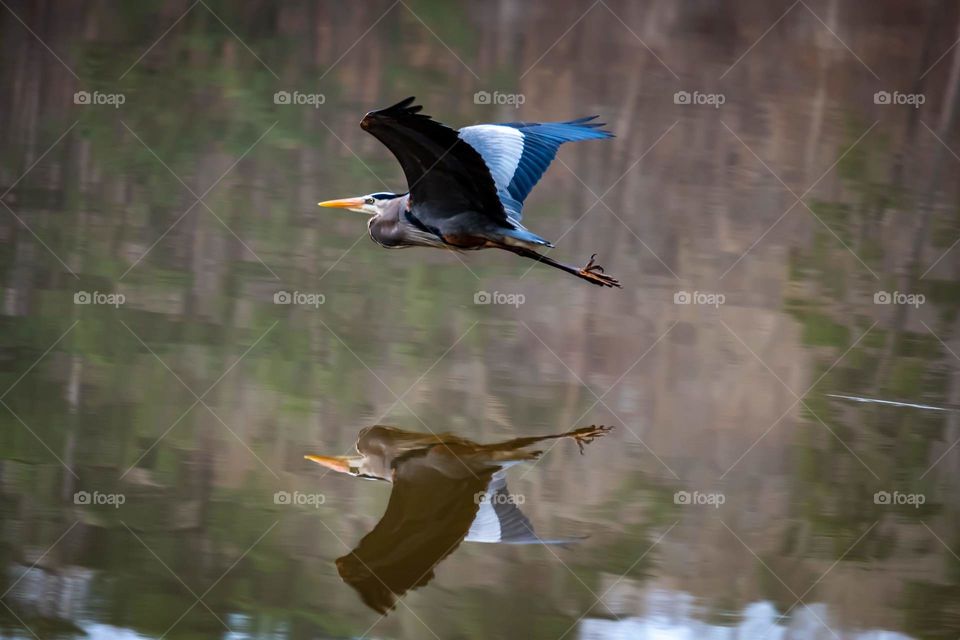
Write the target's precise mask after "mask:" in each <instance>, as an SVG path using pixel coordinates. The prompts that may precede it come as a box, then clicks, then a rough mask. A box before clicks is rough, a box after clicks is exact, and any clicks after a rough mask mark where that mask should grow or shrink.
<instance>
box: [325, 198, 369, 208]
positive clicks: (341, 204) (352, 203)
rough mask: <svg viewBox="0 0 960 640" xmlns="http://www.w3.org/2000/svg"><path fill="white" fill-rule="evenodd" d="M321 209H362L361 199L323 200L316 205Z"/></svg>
mask: <svg viewBox="0 0 960 640" xmlns="http://www.w3.org/2000/svg"><path fill="white" fill-rule="evenodd" d="M317 204H318V205H319V206H321V207H330V208H332V209H362V208H363V198H342V199H340V200H325V201H323V202H318V203H317Z"/></svg>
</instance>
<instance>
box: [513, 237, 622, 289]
mask: <svg viewBox="0 0 960 640" xmlns="http://www.w3.org/2000/svg"><path fill="white" fill-rule="evenodd" d="M500 248H501V249H506V250H507V251H512V252H513V253H515V254H517V255H518V256H523V257H524V258H530V259H531V260H536V261H537V262H542V263H544V264H548V265H550V266H551V267H554V268H556V269H560V270H561V271H566V272H567V273H569V274H571V275H575V276H577V277H578V278H581V279H583V280H586V281H587V282H589V283H591V284H595V285H597V286H600V287H617V288H621V287H620V281H619V280H617V279H616V278H614V277H613V276H608V275H606V274H605V273H604V272H603V267H601V266H600V265H598V264H595V263H594V259H595V258H596V257H597V254H593V255H592V256H590V261H589V262H587V264H586V266H583V267H574V266H571V265H569V264H564V263H562V262H557V261H556V260H554V259H553V258H548V257H547V256H545V255H543V254H541V253H537V252H536V251H533V250H532V249H527V248H526V247H515V246H509V245H500Z"/></svg>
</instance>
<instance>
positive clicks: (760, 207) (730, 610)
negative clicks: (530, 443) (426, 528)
mask: <svg viewBox="0 0 960 640" xmlns="http://www.w3.org/2000/svg"><path fill="white" fill-rule="evenodd" d="M958 25H960V6H958V5H957V3H955V2H952V1H941V0H929V1H918V2H911V3H903V2H895V1H893V0H882V1H878V2H871V3H862V2H854V1H853V0H850V1H842V0H810V1H806V0H804V2H795V3H793V4H791V3H790V2H779V1H778V2H763V1H760V0H739V1H737V2H717V1H707V0H697V1H691V2H673V1H670V0H649V1H644V2H628V1H618V0H603V1H602V2H599V1H598V2H594V3H593V4H591V3H590V2H583V1H569V2H568V1H558V2H549V3H547V2H544V3H533V2H518V1H511V0H500V1H495V2H486V3H469V2H444V1H439V0H403V1H401V2H394V3H391V2H390V1H389V0H386V1H383V2H366V1H365V2H353V3H340V2H332V1H331V2H325V1H321V2H308V1H305V0H295V1H290V2H283V3H272V2H264V1H260V0H250V1H244V2H226V1H223V0H202V1H199V2H193V3H192V2H190V1H189V0H171V1H169V2H153V1H150V2H136V3H125V2H113V1H111V0H95V1H89V2H80V1H69V2H52V1H51V0H38V1H26V0H23V1H13V0H5V4H4V6H3V8H0V59H2V61H3V62H2V63H0V89H2V90H0V139H2V140H3V141H4V144H3V145H2V148H0V194H2V197H0V202H2V204H3V206H2V207H0V292H2V298H0V567H2V570H0V594H3V595H2V596H0V604H2V605H3V606H2V607H0V635H2V636H3V637H33V635H32V634H35V635H36V636H37V637H41V638H45V639H46V638H59V637H64V638H66V637H79V636H83V635H84V634H90V635H97V634H102V637H127V636H126V635H124V634H126V633H130V632H134V633H136V634H141V635H143V636H146V637H159V636H161V635H163V634H164V633H167V634H168V636H169V637H177V638H180V637H184V638H185V637H211V636H213V635H223V636H224V637H232V638H241V637H258V638H259V637H271V638H273V637H278V638H279V637H291V638H306V637H311V638H313V637H356V636H359V635H360V634H364V633H369V635H370V636H373V637H430V631H432V632H433V633H434V634H435V635H436V636H438V637H442V638H447V637H462V638H466V637H470V638H494V637H505V638H510V637H531V638H533V637H537V638H540V637H542V638H558V637H560V636H561V635H562V634H564V633H569V634H570V636H569V637H574V636H575V635H576V634H580V635H581V637H587V631H588V629H587V628H586V627H585V626H584V625H588V623H591V621H594V622H596V621H602V620H609V621H610V625H611V626H609V627H595V628H593V627H592V628H593V629H594V630H595V631H592V632H591V633H594V632H595V633H596V634H597V635H591V636H589V637H624V636H622V635H621V636H617V635H616V634H617V633H621V632H620V631H618V630H617V627H616V625H617V624H623V622H621V623H616V622H615V617H617V618H622V619H624V620H631V619H638V620H639V619H644V617H645V616H650V615H653V614H654V613H656V612H657V611H660V610H662V611H666V612H667V615H673V616H675V617H676V618H677V619H682V620H689V621H690V622H689V624H691V625H693V624H695V622H694V621H696V624H702V625H707V626H723V627H737V626H738V625H741V628H742V625H743V624H744V621H745V620H747V619H748V617H747V616H746V615H744V611H745V610H746V608H747V607H748V606H750V605H751V603H758V602H768V603H772V604H773V606H774V607H775V609H776V611H777V612H778V613H783V612H785V611H788V610H791V608H792V606H793V605H795V602H796V600H797V599H798V597H799V598H802V599H803V601H804V602H805V603H807V604H810V605H814V604H817V605H818V606H822V609H816V610H815V611H818V612H819V613H818V619H820V618H822V619H823V621H825V622H826V623H829V626H830V627H831V628H832V629H835V630H837V632H841V631H849V632H851V633H853V632H856V631H857V630H867V629H886V630H890V631H897V632H901V633H904V634H908V635H911V636H915V637H924V638H956V637H957V636H958V635H960V558H958V555H957V554H958V553H960V526H958V516H960V493H958V492H957V490H956V488H957V486H958V483H960V447H957V446H955V445H956V443H957V440H958V439H960V422H958V415H957V412H956V410H957V408H960V368H958V364H960V362H958V354H960V315H958V313H957V312H958V309H960V248H957V247H955V244H956V243H957V240H958V239H960V207H958V181H957V176H958V175H960V157H958V155H957V152H958V150H960V135H958V133H957V126H956V123H957V109H958V97H957V95H956V93H957V80H958V74H960V62H958V61H960V56H958V54H957V52H958V51H960V47H957V46H956V45H957V39H958V38H960V27H958ZM78 91H86V92H89V93H91V94H92V93H93V92H99V93H101V94H109V95H113V94H121V95H123V96H124V101H123V104H122V105H119V107H117V108H114V107H113V106H110V105H104V104H100V105H97V104H87V105H84V104H75V102H74V94H75V93H76V92H78ZM277 91H288V92H293V91H299V92H301V93H304V94H315V93H316V94H322V95H323V97H324V101H323V104H321V105H319V106H318V107H317V108H314V107H313V106H310V105H292V104H291V105H282V104H276V103H275V102H274V94H275V93H276V92H277ZM478 91H487V92H494V91H498V92H501V93H504V94H520V95H522V96H524V104H523V105H522V106H521V107H520V108H519V109H517V108H514V107H513V106H512V105H495V104H477V103H476V102H475V100H474V94H475V93H476V92H478ZM677 91H688V92H693V91H699V92H701V93H717V94H723V95H724V97H725V102H724V104H723V105H722V106H720V107H719V108H716V109H715V108H713V107H710V106H706V105H683V104H676V103H675V101H674V94H675V93H676V92H677ZM878 91H887V92H891V93H892V92H894V91H900V92H901V93H907V94H922V95H923V96H924V98H925V100H924V104H923V105H922V106H920V108H913V107H911V106H908V105H895V104H889V105H885V104H877V103H876V102H875V100H874V95H875V93H876V92H878ZM408 95H416V96H417V97H418V100H419V102H420V103H422V104H423V105H424V106H425V112H426V113H429V114H431V115H433V116H434V117H435V118H437V119H439V120H441V121H443V122H445V123H448V124H450V125H452V126H461V125H466V124H473V123H477V122H498V121H501V122H502V121H512V120H520V119H523V120H555V119H566V118H571V117H577V116H581V115H590V114H593V113H599V114H601V116H602V119H604V120H605V121H606V122H607V123H608V124H609V127H610V129H611V130H612V131H614V132H615V133H616V135H617V137H616V138H615V139H614V140H612V141H606V142H598V143H592V142H591V143H584V144H577V145H569V146H568V147H564V149H563V150H562V151H561V153H560V156H559V161H558V162H556V163H555V165H554V166H553V168H552V169H551V171H550V172H549V173H548V174H547V175H546V176H545V177H544V179H543V181H542V184H541V185H540V187H539V188H538V189H536V190H535V191H534V192H533V194H532V195H531V197H530V199H529V200H528V205H527V207H526V209H525V222H526V223H527V224H528V226H529V227H530V228H531V229H533V230H534V231H536V232H537V233H539V234H540V235H543V236H544V237H547V238H549V239H552V240H555V241H558V248H557V249H556V251H555V252H554V255H555V256H559V257H561V259H566V260H568V261H572V262H577V261H580V260H582V259H586V258H587V257H588V256H589V255H590V254H591V253H593V252H598V253H599V256H600V261H601V262H602V264H603V265H604V266H605V267H607V269H608V271H609V272H610V273H612V274H613V275H615V276H617V277H618V278H619V279H620V280H621V281H622V282H623V283H624V284H625V287H624V289H623V290H620V291H600V290H595V288H593V287H589V286H587V285H585V284H583V283H581V282H579V281H577V280H576V279H574V278H568V277H565V276H563V275H561V274H559V273H558V272H554V271H551V270H548V269H545V268H541V267H539V266H533V268H532V270H530V271H529V274H525V273H526V272H527V270H528V268H529V267H530V264H529V263H525V262H524V261H521V260H519V259H516V258H514V257H512V256H509V255H506V254H503V255H495V252H486V253H485V254H483V255H480V254H478V255H464V256H461V257H460V258H459V259H458V258H457V257H455V256H452V255H449V254H446V253H443V252H431V251H426V250H411V251H405V252H390V251H383V250H380V249H379V248H378V247H376V246H374V245H372V244H371V243H370V242H369V240H368V239H367V238H366V227H365V219H364V218H363V216H360V215H356V214H346V213H338V212H331V211H324V210H318V208H317V207H316V202H317V201H318V200H324V199H329V198H334V197H342V196H350V195H358V194H363V193H369V192H374V191H382V190H387V189H390V190H394V191H397V192H401V191H403V189H404V181H403V177H402V174H401V172H400V170H399V167H398V165H397V164H396V162H395V160H394V158H393V157H392V156H391V155H390V154H389V153H388V152H387V151H386V149H385V148H383V147H382V146H381V145H380V144H379V143H378V142H377V141H376V140H375V139H373V138H372V137H370V136H368V135H367V134H366V133H364V132H363V131H362V130H361V129H360V128H359V126H358V122H359V120H360V118H361V117H362V115H363V113H364V112H366V111H368V110H370V109H372V108H376V107H381V106H385V105H387V104H390V103H392V102H394V101H396V100H399V99H401V98H403V97H406V96H408ZM601 196H602V202H601V203H599V204H597V203H596V201H597V198H598V197H601ZM201 200H202V202H201ZM481 290H483V291H499V292H508V293H522V294H523V295H524V296H525V299H526V302H525V304H523V305H522V306H520V307H518V308H514V307H509V306H494V305H490V306H478V305H475V304H474V303H473V296H474V294H475V293H476V292H477V291H481ZM695 290H696V291H711V292H720V293H722V294H723V295H724V296H725V304H724V305H722V306H721V307H719V308H713V307H705V306H697V305H677V304H674V294H675V293H676V292H678V291H695ZM78 291H86V292H101V293H108V292H112V293H122V294H123V296H124V297H125V303H124V304H123V305H121V306H119V307H118V308H114V307H111V306H106V305H78V304H74V295H75V293H77V292H78ZM278 291H291V292H292V291H299V292H316V293H322V294H323V295H324V296H325V301H324V304H323V305H321V306H320V307H318V308H314V307H304V306H297V305H277V304H274V302H273V300H274V294H275V293H276V292H278ZM880 291H890V292H892V291H899V292H911V293H917V294H922V295H923V296H925V303H924V304H923V305H920V306H919V307H911V306H907V305H882V304H875V303H874V296H875V294H876V293H877V292H880ZM827 393H841V394H855V395H861V396H867V397H872V398H884V399H894V400H904V401H908V402H914V403H924V404H930V405H935V406H938V407H946V408H951V409H952V410H951V411H927V410H919V409H907V408H902V407H890V406H879V405H868V404H855V403H850V402H844V401H839V400H836V399H831V398H829V397H827V396H826V394H827ZM798 396H799V397H800V398H801V400H799V401H798ZM377 422H379V423H385V424H397V425H400V426H403V427H404V428H407V429H415V430H423V431H426V430H433V431H437V432H439V431H452V432H455V433H457V434H459V435H463V436H468V437H471V438H473V439H476V440H492V439H496V438H506V437H512V436H514V435H517V434H535V433H548V432H555V431H559V430H564V429H568V428H570V427H571V426H574V425H579V424H589V423H597V424H612V425H615V426H617V431H616V433H615V434H614V436H611V437H610V438H607V439H605V440H603V441H600V442H597V443H595V444H594V445H592V446H591V447H590V448H589V449H588V450H587V452H586V455H585V456H583V457H581V456H579V455H577V452H576V449H575V447H572V446H566V445H562V444H561V445H559V446H558V448H557V450H556V451H554V452H553V453H552V454H551V455H549V456H546V457H545V458H544V460H543V461H542V462H540V463H538V464H537V465H536V466H535V467H533V468H532V469H529V470H528V471H518V472H516V474H515V475H514V476H511V483H512V484H511V488H512V490H513V491H515V492H517V493H522V494H523V495H525V496H526V504H525V506H524V511H525V512H526V513H527V515H528V516H529V517H530V519H531V521H532V522H533V524H534V525H535V526H536V527H537V530H538V532H540V533H541V534H542V535H550V536H559V535H589V536H590V537H589V538H588V539H587V541H586V542H584V543H583V544H582V545H576V546H574V547H571V548H568V549H562V550H560V549H558V550H556V551H551V550H548V549H545V548H542V547H530V548H503V547H492V546H488V545H464V546H463V547H461V548H460V549H459V550H457V552H456V553H455V554H453V555H452V556H451V557H450V558H448V559H447V560H446V561H445V562H444V563H443V564H442V565H441V566H439V567H438V569H437V579H436V580H435V581H434V582H433V583H432V584H431V585H429V586H427V587H424V588H422V589H419V590H417V591H415V592H413V593H412V594H410V595H409V596H408V597H407V599H406V601H405V602H406V603H407V605H409V607H407V606H401V607H400V608H399V609H398V610H397V611H395V612H393V613H391V614H390V616H388V617H387V618H385V619H379V616H377V615H375V614H374V613H373V612H371V611H369V610H367V609H365V608H364V607H363V605H362V604H361V603H360V601H359V600H358V599H357V598H356V596H355V594H354V593H353V592H352V591H351V590H350V589H349V588H348V587H347V586H345V585H343V584H342V583H341V582H340V580H339V578H338V576H337V575H336V569H335V567H334V566H333V559H334V558H336V557H337V556H340V555H342V554H344V553H345V552H347V551H348V550H349V548H350V546H351V545H353V544H355V543H356V542H357V541H358V540H359V539H360V537H362V535H363V534H364V533H365V532H366V531H368V530H369V529H370V527H371V526H372V525H373V524H374V523H375V522H376V521H377V519H378V517H379V515H380V513H381V512H382V509H383V506H384V505H385V504H386V500H387V496H388V493H389V491H388V489H387V488H386V487H385V486H383V485H380V484H377V483H362V482H357V481H351V479H349V478H338V477H332V476H328V477H324V478H322V479H320V476H321V473H320V472H319V471H318V468H317V467H316V466H315V465H314V466H312V467H311V466H310V464H309V463H307V462H305V461H303V459H302V456H303V454H305V453H330V454H337V453H343V452H346V451H348V450H349V449H350V447H351V446H352V443H353V441H354V439H355V438H356V433H357V431H358V430H359V429H360V428H362V427H364V426H367V425H369V424H374V423H377ZM279 490H286V491H294V490H299V491H303V492H310V493H316V492H322V493H323V494H324V495H325V497H326V501H325V503H324V504H323V505H322V506H320V507H319V508H317V509H314V508H310V507H293V506H287V505H277V504H275V503H274V500H273V495H274V493H275V492H276V491H279ZM678 490H687V491H694V490H697V491H701V492H711V491H716V492H722V493H723V494H724V495H725V496H726V503H725V504H724V505H723V506H722V507H721V508H720V509H713V508H711V507H707V508H702V507H701V508H696V507H693V506H682V505H677V504H675V502H674V493H675V492H676V491H678ZM78 491H88V492H93V491H99V492H101V493H106V494H123V495H124V496H125V498H126V501H125V503H124V504H123V505H122V506H121V507H120V508H113V507H110V506H99V507H98V506H85V505H77V504H75V502H74V498H73V496H74V494H75V493H76V492H78ZM878 491H888V492H893V491H899V492H901V493H921V494H923V495H924V496H925V504H923V505H922V506H921V507H920V508H914V507H912V506H902V507H894V506H889V505H878V504H876V503H875V501H874V499H873V496H874V494H875V493H876V492H878ZM624 574H625V576H624ZM621 576H624V577H621ZM211 585H213V587H212V588H211ZM208 589H210V590H209V592H207V591H208ZM601 594H606V595H605V597H604V603H605V605H604V604H597V599H598V597H600V596H601ZM657 594H660V596H657V597H653V596H655V595H657ZM662 594H672V595H669V597H662ZM197 596H201V597H202V599H203V604H196V605H195V606H193V607H192V608H190V607H191V605H194V604H195V601H196V599H197V598H196V597H197ZM207 607H209V610H208V608H207ZM188 608H190V609H189V613H187V614H186V615H185V616H184V617H182V619H178V616H180V615H181V613H182V612H184V611H185V610H188ZM802 608H803V607H802V606H801V607H799V608H798V609H797V611H799V610H800V609H802ZM211 611H212V612H215V613H216V616H218V617H219V618H221V619H222V620H223V622H222V623H221V622H220V621H218V619H217V617H215V616H214V615H212V613H211ZM582 614H586V617H585V618H583V619H582V620H581V619H580V616H581V615H582ZM808 622H810V621H809V620H806V622H804V621H803V620H801V616H792V617H788V618H787V619H785V620H783V621H781V622H780V624H782V625H785V626H790V625H794V626H793V627H791V628H792V629H793V630H794V632H795V633H796V634H797V635H796V637H801V636H802V637H828V636H829V635H830V634H829V633H828V631H827V629H826V628H825V627H823V626H819V625H818V624H816V621H814V628H813V629H812V630H807V631H809V635H803V633H806V632H807V631H805V629H806V628H805V627H804V628H801V626H802V624H806V623H808ZM224 625H226V626H228V627H229V628H230V629H232V631H231V632H227V631H226V630H225V629H224ZM798 625H799V626H798ZM578 627H579V628H578ZM604 629H606V630H604ZM124 630H129V631H124ZM130 637H133V636H130Z"/></svg>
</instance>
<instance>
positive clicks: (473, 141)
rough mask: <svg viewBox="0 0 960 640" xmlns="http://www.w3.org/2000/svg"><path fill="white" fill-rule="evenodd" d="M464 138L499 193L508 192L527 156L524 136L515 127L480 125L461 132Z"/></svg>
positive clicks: (465, 128) (461, 136)
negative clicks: (523, 156)
mask: <svg viewBox="0 0 960 640" xmlns="http://www.w3.org/2000/svg"><path fill="white" fill-rule="evenodd" d="M460 138H461V139H462V140H464V141H465V142H466V143H467V144H469V145H470V146H471V147H473V148H474V149H476V151H477V153H479V154H480V157H482V158H483V161H484V162H485V163H486V165H487V168H488V169H490V173H491V175H493V181H494V183H496V185H497V191H499V192H506V191H507V187H509V186H510V181H511V180H513V175H514V174H515V173H516V172H517V166H519V164H520V156H522V155H523V133H522V132H520V131H519V130H518V129H514V128H513V127H504V126H501V125H497V124H478V125H475V126H472V127H464V128H463V129H460Z"/></svg>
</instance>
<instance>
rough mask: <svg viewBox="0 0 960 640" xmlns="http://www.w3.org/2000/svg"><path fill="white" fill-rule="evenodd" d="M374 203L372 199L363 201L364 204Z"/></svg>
mask: <svg viewBox="0 0 960 640" xmlns="http://www.w3.org/2000/svg"><path fill="white" fill-rule="evenodd" d="M374 202H375V200H374V199H373V198H367V199H366V200H364V201H363V203H364V204H373V203H374Z"/></svg>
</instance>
